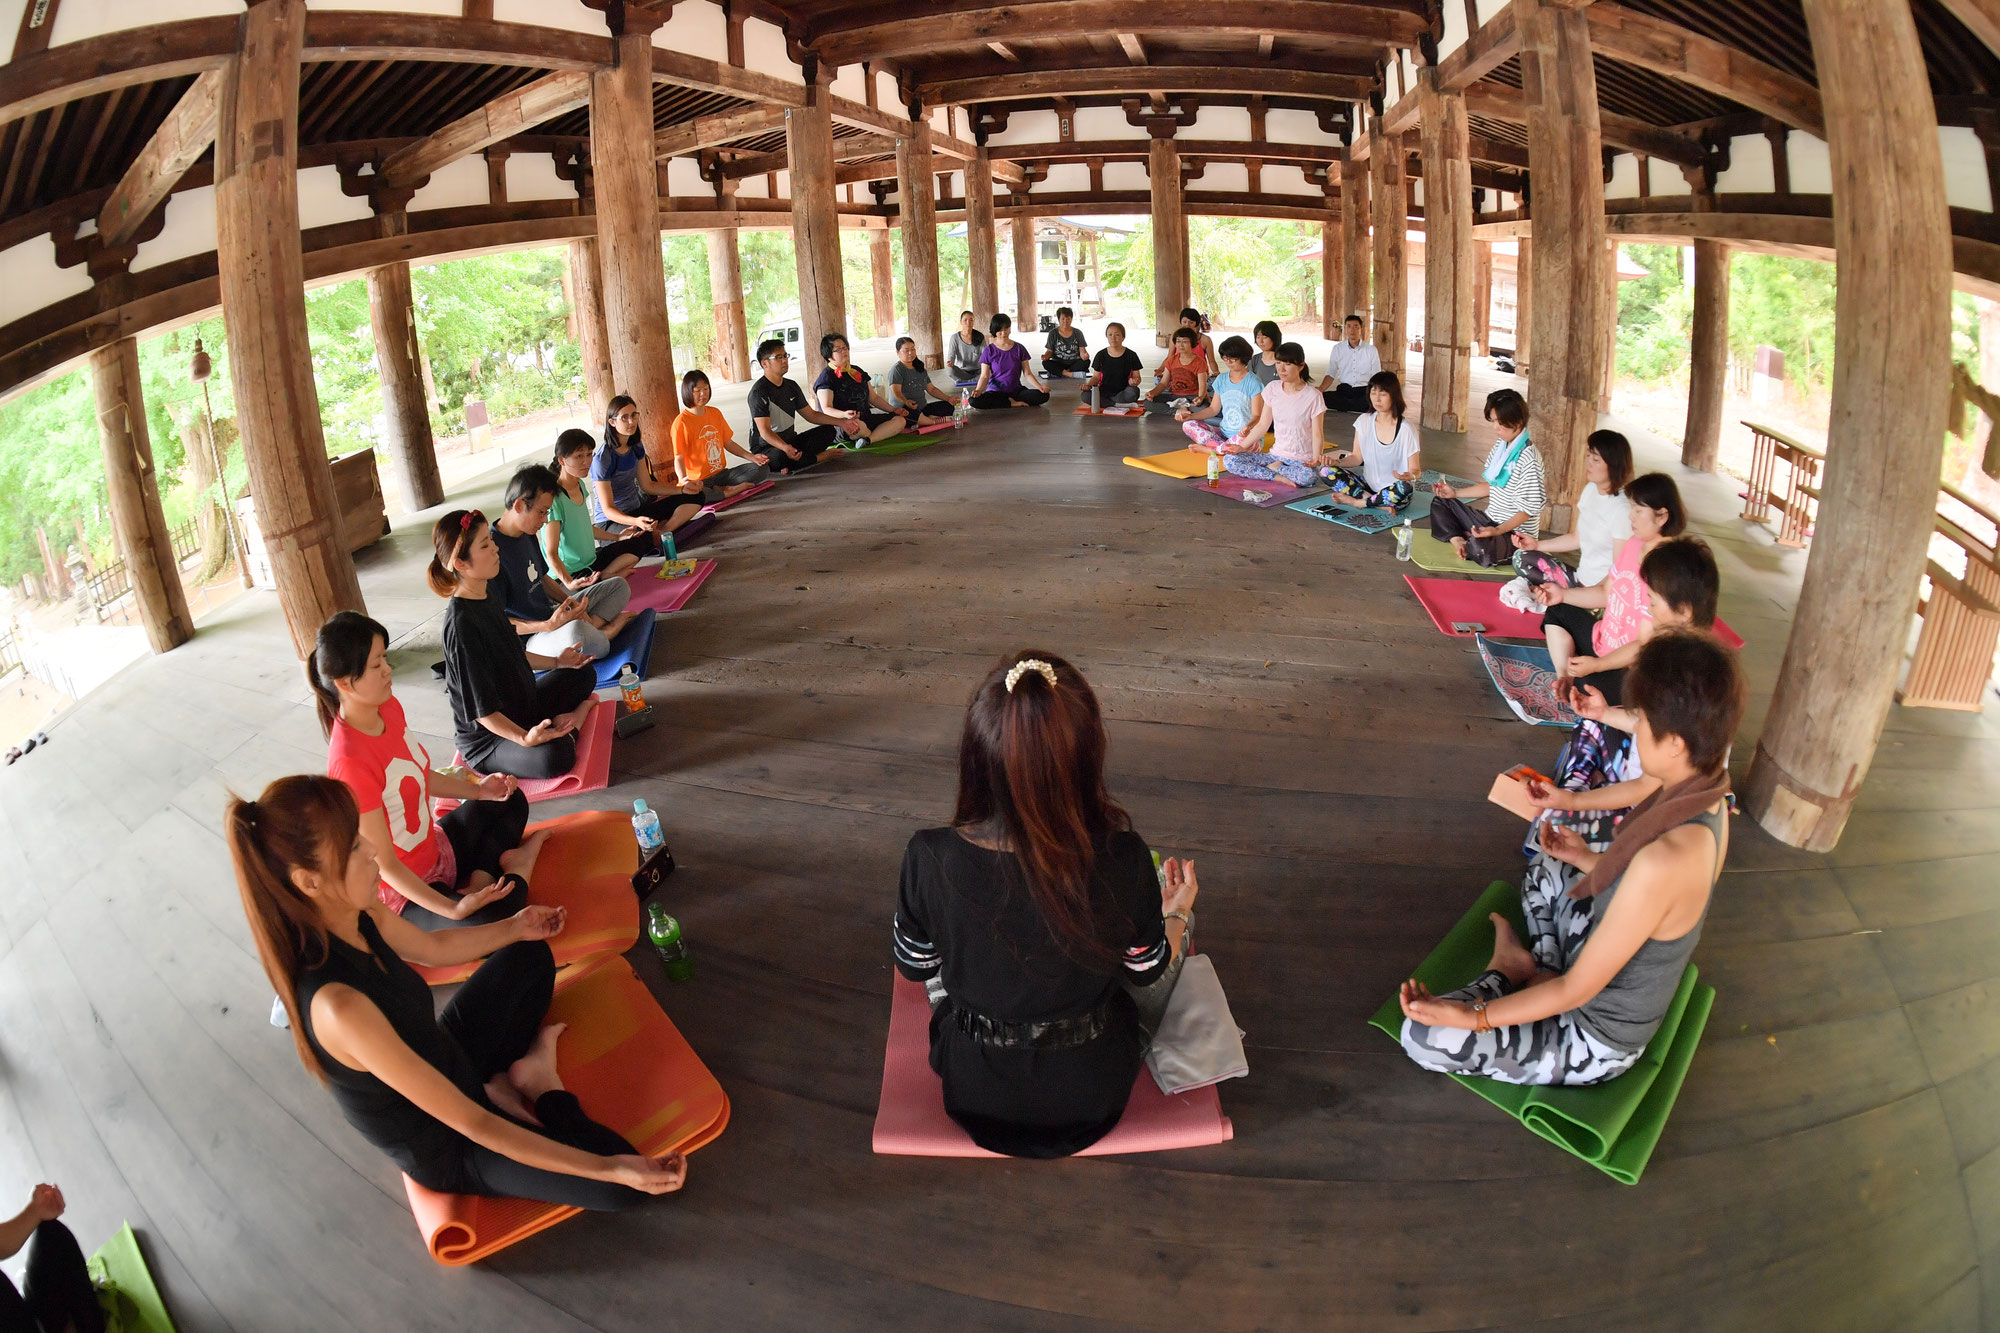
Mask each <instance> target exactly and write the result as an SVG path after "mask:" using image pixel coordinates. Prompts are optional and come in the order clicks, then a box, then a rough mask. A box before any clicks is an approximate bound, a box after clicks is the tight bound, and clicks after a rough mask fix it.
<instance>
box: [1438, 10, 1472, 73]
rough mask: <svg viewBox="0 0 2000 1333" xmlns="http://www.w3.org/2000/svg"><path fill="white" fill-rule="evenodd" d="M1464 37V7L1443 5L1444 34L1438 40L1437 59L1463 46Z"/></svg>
mask: <svg viewBox="0 0 2000 1333" xmlns="http://www.w3.org/2000/svg"><path fill="white" fill-rule="evenodd" d="M1465 38H1466V27H1465V10H1464V8H1463V7H1461V6H1459V5H1446V6H1445V7H1444V36H1443V37H1442V38H1441V39H1440V40H1439V41H1438V59H1439V60H1443V59H1444V58H1445V57H1446V56H1448V55H1450V54H1451V53H1452V52H1453V51H1456V50H1457V49H1458V48H1459V47H1461V46H1464V45H1465Z"/></svg>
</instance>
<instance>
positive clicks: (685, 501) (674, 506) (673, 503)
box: [627, 495, 701, 540]
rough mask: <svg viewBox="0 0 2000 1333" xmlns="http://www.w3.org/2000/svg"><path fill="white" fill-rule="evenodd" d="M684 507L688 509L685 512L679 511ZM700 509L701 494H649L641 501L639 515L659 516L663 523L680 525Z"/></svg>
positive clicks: (647, 516)
mask: <svg viewBox="0 0 2000 1333" xmlns="http://www.w3.org/2000/svg"><path fill="white" fill-rule="evenodd" d="M683 509H685V510H687V512H686V513H685V514H683V513H680V512H679V511H680V510H683ZM700 509H701V497H700V496H699V495H649V496H647V497H646V498H645V499H644V500H643V501H641V502H640V504H639V510H638V514H637V516H638V517H639V518H657V519H659V520H660V522H662V523H672V524H675V525H676V526H678V525H679V524H681V523H685V522H687V521H688V520H689V519H691V518H693V517H694V516H695V514H696V513H697V512H698V511H699V510H700ZM627 540H630V539H629V538H628V539H627Z"/></svg>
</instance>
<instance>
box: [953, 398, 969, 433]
mask: <svg viewBox="0 0 2000 1333" xmlns="http://www.w3.org/2000/svg"><path fill="white" fill-rule="evenodd" d="M971 415H972V390H970V389H961V390H959V392H958V410H957V411H956V412H954V413H952V414H951V424H952V429H954V430H959V429H963V428H964V426H965V422H966V418H968V417H970V416H971Z"/></svg>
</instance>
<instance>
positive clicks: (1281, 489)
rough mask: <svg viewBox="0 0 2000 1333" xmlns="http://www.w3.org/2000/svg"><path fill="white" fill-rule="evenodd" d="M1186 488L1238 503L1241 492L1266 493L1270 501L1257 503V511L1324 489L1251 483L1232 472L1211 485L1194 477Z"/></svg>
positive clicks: (1282, 484) (1274, 482)
mask: <svg viewBox="0 0 2000 1333" xmlns="http://www.w3.org/2000/svg"><path fill="white" fill-rule="evenodd" d="M1188 486H1189V488H1190V489H1192V490H1197V491H1203V492H1206V493H1207V494H1209V495H1215V496H1220V497H1221V498H1223V499H1225V500H1238V501H1241V500H1242V499H1243V492H1245V491H1265V492H1268V493H1269V494H1270V497H1271V498H1270V499H1268V500H1259V501H1257V507H1258V508H1259V509H1271V508H1274V507H1276V506H1278V505H1281V504H1289V503H1291V502H1292V501H1293V500H1296V499H1298V498H1299V497H1300V496H1304V495H1315V494H1318V493H1319V492H1320V491H1323V490H1325V489H1326V488H1325V487H1324V486H1312V487H1303V486H1294V485H1292V483H1290V482H1289V481H1252V480H1250V479H1249V478H1248V477H1239V476H1237V475H1236V474H1235V473H1233V472H1225V473H1223V474H1222V475H1221V476H1219V477H1217V478H1216V479H1215V480H1214V482H1212V483H1211V482H1210V481H1209V480H1208V478H1206V477H1196V478H1195V479H1194V480H1193V481H1191V482H1189V483H1188Z"/></svg>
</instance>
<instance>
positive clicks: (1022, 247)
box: [1012, 218, 1041, 333]
mask: <svg viewBox="0 0 2000 1333" xmlns="http://www.w3.org/2000/svg"><path fill="white" fill-rule="evenodd" d="M1012 230H1013V233H1014V307H1015V310H1016V312H1017V313H1016V314H1015V316H1014V328H1015V329H1016V331H1018V332H1021V333H1033V332H1035V330H1036V329H1037V328H1039V327H1040V325H1041V321H1040V319H1039V318H1038V312H1039V311H1040V309H1041V297H1040V294H1039V293H1038V291H1037V290H1036V279H1037V277H1038V276H1039V275H1038V274H1037V273H1036V272H1035V263H1036V259H1035V224H1034V222H1033V221H1031V220H1030V219H1028V218H1015V219H1014V222H1013V226H1012Z"/></svg>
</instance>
